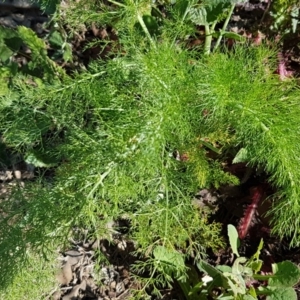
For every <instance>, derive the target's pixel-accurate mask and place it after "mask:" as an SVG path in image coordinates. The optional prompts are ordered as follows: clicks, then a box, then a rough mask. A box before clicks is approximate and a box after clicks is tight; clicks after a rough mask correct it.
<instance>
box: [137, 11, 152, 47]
mask: <svg viewBox="0 0 300 300" xmlns="http://www.w3.org/2000/svg"><path fill="white" fill-rule="evenodd" d="M137 19H138V21H139V23H140V25H141V26H142V28H143V30H144V32H145V34H146V36H147V38H148V39H149V42H150V44H151V46H152V47H153V48H156V45H155V42H154V41H153V39H152V37H151V35H150V33H149V30H148V28H147V26H146V25H145V22H144V20H143V18H142V16H141V15H140V14H139V13H137Z"/></svg>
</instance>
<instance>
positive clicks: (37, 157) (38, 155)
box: [25, 150, 58, 168]
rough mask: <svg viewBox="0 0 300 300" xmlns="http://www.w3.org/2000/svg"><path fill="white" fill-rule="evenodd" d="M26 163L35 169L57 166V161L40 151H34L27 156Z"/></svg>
mask: <svg viewBox="0 0 300 300" xmlns="http://www.w3.org/2000/svg"><path fill="white" fill-rule="evenodd" d="M25 162H26V163H28V164H32V165H34V166H35V167H40V168H49V167H54V166H56V165H57V163H58V161H57V159H55V158H53V157H51V156H49V155H47V154H45V153H43V152H41V151H38V150H32V151H30V152H28V153H27V154H26V156H25Z"/></svg>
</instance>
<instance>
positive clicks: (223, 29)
mask: <svg viewBox="0 0 300 300" xmlns="http://www.w3.org/2000/svg"><path fill="white" fill-rule="evenodd" d="M234 8H235V4H231V7H230V11H229V13H228V16H227V18H226V20H225V22H224V25H223V28H222V30H221V32H220V35H219V37H218V39H217V42H216V45H215V47H214V51H216V49H217V48H218V47H219V45H220V43H221V40H222V37H223V32H224V31H225V30H226V28H227V25H228V23H229V20H230V18H231V15H232V13H233V10H234Z"/></svg>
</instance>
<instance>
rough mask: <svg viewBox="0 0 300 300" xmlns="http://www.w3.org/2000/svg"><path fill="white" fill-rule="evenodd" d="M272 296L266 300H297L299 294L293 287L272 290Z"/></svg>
mask: <svg viewBox="0 0 300 300" xmlns="http://www.w3.org/2000/svg"><path fill="white" fill-rule="evenodd" d="M271 290H272V294H270V295H268V296H267V298H266V300H297V294H296V292H295V291H294V289H293V288H292V287H288V288H275V289H271Z"/></svg>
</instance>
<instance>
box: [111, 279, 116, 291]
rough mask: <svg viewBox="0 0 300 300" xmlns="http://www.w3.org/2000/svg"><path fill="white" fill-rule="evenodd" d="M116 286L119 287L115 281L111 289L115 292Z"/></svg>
mask: <svg viewBox="0 0 300 300" xmlns="http://www.w3.org/2000/svg"><path fill="white" fill-rule="evenodd" d="M116 286H117V283H116V282H115V281H112V282H111V283H110V288H111V289H113V290H115V289H116Z"/></svg>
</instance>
